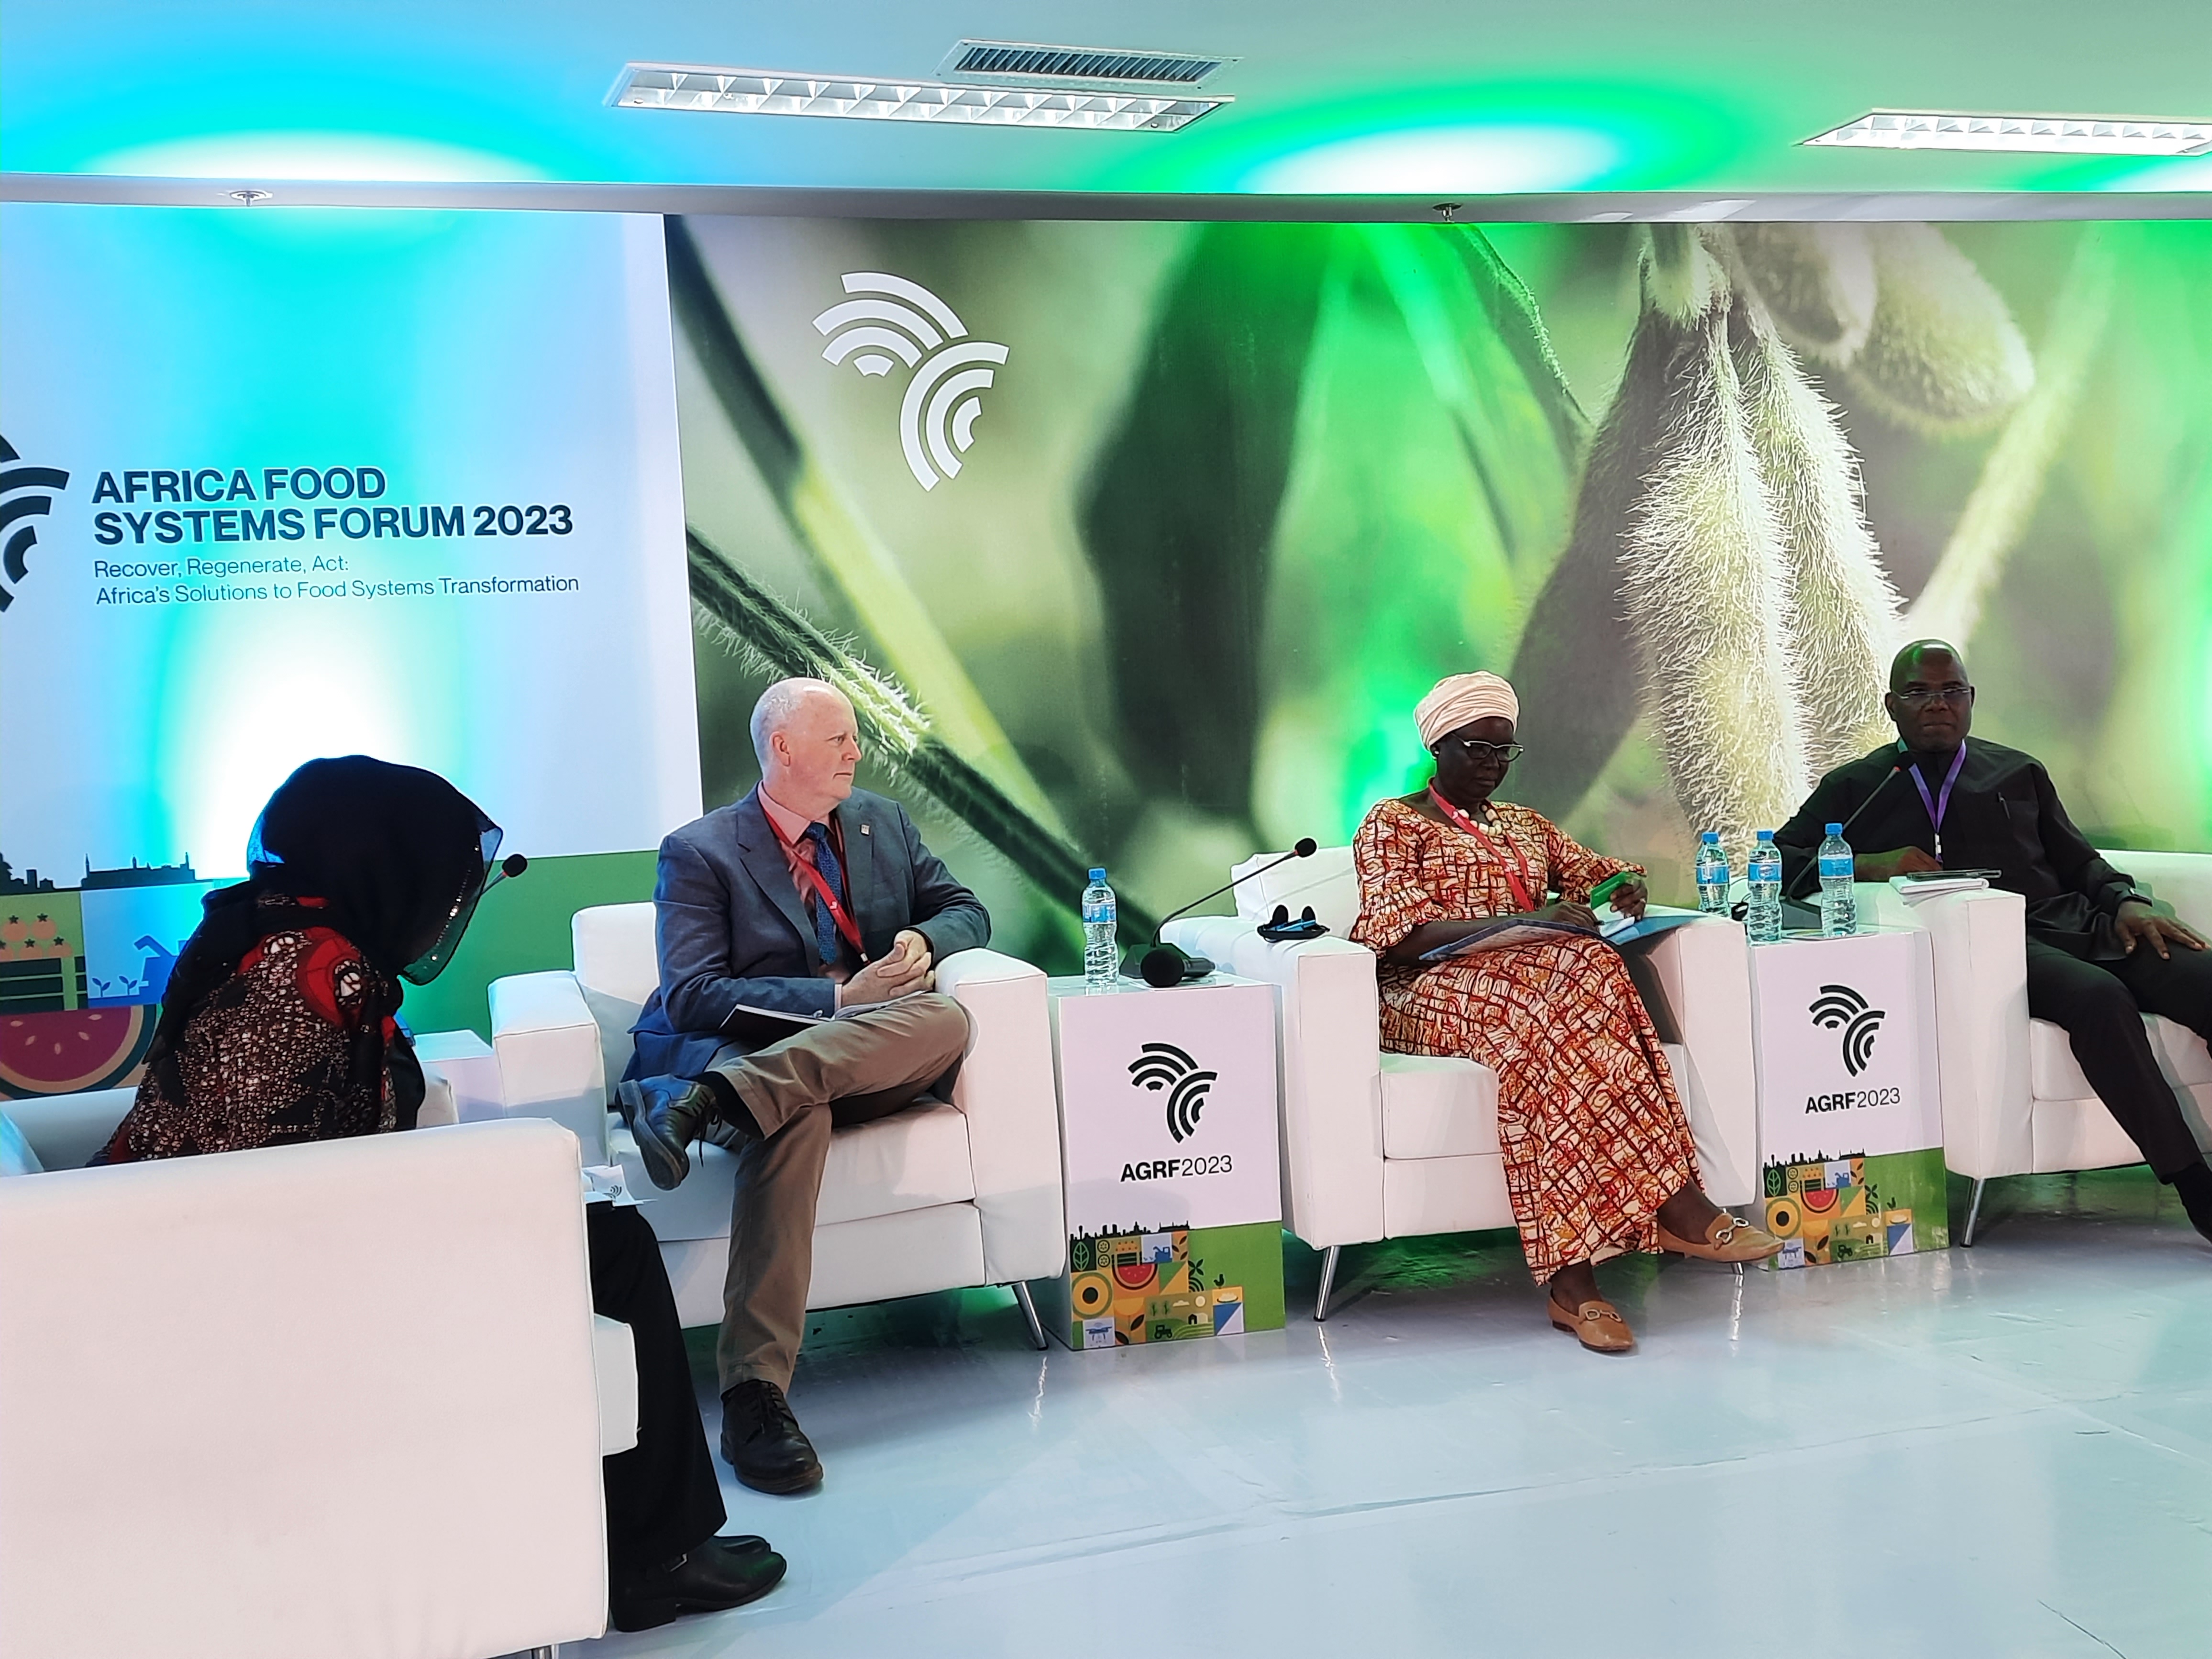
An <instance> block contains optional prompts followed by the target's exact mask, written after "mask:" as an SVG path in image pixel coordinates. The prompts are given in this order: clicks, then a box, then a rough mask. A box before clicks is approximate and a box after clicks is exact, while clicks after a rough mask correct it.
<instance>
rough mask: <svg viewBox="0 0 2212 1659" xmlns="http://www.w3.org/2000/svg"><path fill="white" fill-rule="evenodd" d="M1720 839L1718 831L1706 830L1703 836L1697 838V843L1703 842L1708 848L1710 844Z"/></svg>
mask: <svg viewBox="0 0 2212 1659" xmlns="http://www.w3.org/2000/svg"><path fill="white" fill-rule="evenodd" d="M1720 838H1721V832H1720V831H1719V830H1717V829H1708V830H1706V831H1705V834H1703V835H1702V836H1699V837H1698V839H1699V841H1701V842H1705V843H1706V844H1707V845H1709V846H1710V845H1711V843H1713V842H1717V841H1718V840H1719V839H1720Z"/></svg>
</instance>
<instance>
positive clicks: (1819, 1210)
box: [1798, 1187, 1842, 1215]
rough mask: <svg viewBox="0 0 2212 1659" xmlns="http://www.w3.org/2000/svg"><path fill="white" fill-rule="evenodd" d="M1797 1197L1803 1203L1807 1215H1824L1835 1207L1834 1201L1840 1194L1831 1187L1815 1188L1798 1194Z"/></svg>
mask: <svg viewBox="0 0 2212 1659" xmlns="http://www.w3.org/2000/svg"><path fill="white" fill-rule="evenodd" d="M1798 1196H1799V1197H1800V1198H1802V1199H1803V1200H1804V1201H1805V1213H1806V1214H1807V1215H1826V1214H1827V1213H1828V1212H1829V1211H1831V1210H1832V1209H1834V1208H1835V1207H1836V1200H1838V1198H1839V1197H1841V1196H1842V1194H1840V1193H1838V1192H1837V1191H1836V1189H1835V1188H1832V1187H1816V1188H1808V1190H1806V1191H1805V1192H1802V1193H1800V1194H1798Z"/></svg>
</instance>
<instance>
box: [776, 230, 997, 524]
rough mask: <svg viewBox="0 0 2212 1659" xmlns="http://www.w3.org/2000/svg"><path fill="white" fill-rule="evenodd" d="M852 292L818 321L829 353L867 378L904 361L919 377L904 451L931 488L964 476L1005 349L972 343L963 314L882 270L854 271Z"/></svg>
mask: <svg viewBox="0 0 2212 1659" xmlns="http://www.w3.org/2000/svg"><path fill="white" fill-rule="evenodd" d="M843 281H844V283H845V292H846V293H848V294H850V295H854V296H856V297H854V298H853V299H850V300H848V301H845V302H844V303H843V304H842V305H835V306H831V307H829V310H827V311H825V312H823V313H822V314H821V315H820V316H819V317H817V318H816V319H814V329H815V331H816V332H817V333H818V334H823V335H826V336H827V337H829V344H827V345H825V346H823V348H822V355H823V357H824V358H826V359H828V360H829V362H833V363H842V362H845V361H846V360H847V359H848V358H850V359H851V360H852V364H853V367H854V368H857V369H859V370H860V373H861V374H866V375H871V376H880V375H884V374H890V372H891V370H892V368H895V367H896V365H897V364H898V363H904V364H905V365H906V366H907V367H908V368H910V369H912V370H913V371H914V378H913V379H912V380H908V382H907V386H906V395H905V397H903V398H901V399H900V400H899V416H898V422H899V447H900V448H901V449H902V451H904V452H905V454H906V464H907V469H908V471H911V472H912V473H913V474H914V480H915V483H918V484H920V485H921V487H922V488H923V489H936V488H937V486H938V484H939V482H940V481H941V480H943V479H945V478H951V477H955V476H957V474H958V472H959V471H960V458H961V456H963V455H964V454H966V453H968V451H969V449H970V448H972V447H974V445H975V417H976V416H979V415H981V413H982V412H983V397H982V394H983V393H984V392H985V391H987V389H988V388H989V387H990V386H991V385H992V383H993V382H994V380H996V379H997V377H998V369H997V367H996V365H998V364H1000V363H1003V362H1006V347H1004V346H1002V345H995V344H994V343H992V342H990V341H988V340H971V339H969V337H968V325H966V324H965V323H963V322H962V321H961V320H960V316H959V313H957V312H956V311H954V310H953V309H952V307H951V306H949V305H947V304H945V301H942V300H940V299H939V298H938V297H937V296H936V295H934V294H932V293H931V292H930V291H929V290H928V289H926V288H924V287H923V286H922V285H921V283H910V282H908V281H907V279H906V278H905V277H903V276H891V275H890V274H889V273H888V272H886V271H881V270H848V271H847V272H846V273H845V276H844V278H843Z"/></svg>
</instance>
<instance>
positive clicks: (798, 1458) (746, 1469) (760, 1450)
mask: <svg viewBox="0 0 2212 1659" xmlns="http://www.w3.org/2000/svg"><path fill="white" fill-rule="evenodd" d="M722 1460H723V1462H726V1463H727V1464H728V1465H729V1466H730V1467H731V1468H733V1469H735V1470H736V1471H737V1472H738V1480H742V1481H744V1484H745V1485H747V1486H750V1487H751V1488H752V1489H753V1490H754V1491H755V1492H805V1490H806V1489H807V1488H808V1487H810V1486H820V1485H821V1484H822V1460H821V1459H820V1458H818V1457H817V1456H816V1455H814V1447H813V1444H812V1443H811V1442H810V1441H809V1440H808V1439H807V1437H806V1436H805V1431H802V1430H801V1429H800V1428H799V1419H797V1418H795V1417H793V1415H792V1414H791V1404H790V1402H789V1401H787V1400H786V1399H785V1398H784V1397H783V1390H782V1389H779V1388H778V1387H776V1386H775V1383H769V1382H763V1381H762V1380H761V1379H759V1378H757V1377H756V1378H755V1379H753V1380H752V1381H750V1382H748V1383H738V1385H737V1386H736V1387H735V1388H733V1389H731V1390H730V1391H729V1392H728V1393H727V1394H726V1395H723V1396H722Z"/></svg>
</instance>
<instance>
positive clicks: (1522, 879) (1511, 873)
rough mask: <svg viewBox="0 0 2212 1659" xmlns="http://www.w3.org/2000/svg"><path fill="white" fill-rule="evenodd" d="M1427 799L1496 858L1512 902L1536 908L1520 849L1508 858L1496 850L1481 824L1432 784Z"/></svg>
mask: <svg viewBox="0 0 2212 1659" xmlns="http://www.w3.org/2000/svg"><path fill="white" fill-rule="evenodd" d="M1429 799H1431V800H1432V801H1434V802H1436V804H1437V811H1440V812H1442V813H1443V815H1444V816H1445V817H1447V818H1449V819H1450V820H1451V821H1452V822H1453V823H1455V824H1457V825H1458V826H1459V827H1460V828H1461V829H1464V830H1466V831H1467V833H1468V835H1470V836H1474V838H1475V839H1476V840H1477V841H1479V842H1481V843H1482V845H1483V847H1484V848H1485V849H1486V851H1487V852H1488V853H1489V854H1490V856H1491V857H1492V858H1494V859H1496V860H1498V866H1499V867H1500V868H1502V869H1503V870H1504V872H1505V884H1506V885H1507V886H1508V887H1510V888H1511V889H1512V890H1513V902H1515V903H1516V904H1517V905H1519V906H1520V907H1521V908H1522V909H1523V910H1534V909H1535V908H1538V907H1537V904H1536V901H1535V900H1534V898H1533V897H1531V896H1529V892H1528V879H1527V878H1528V860H1525V859H1523V858H1522V856H1521V849H1520V848H1517V847H1516V848H1514V849H1513V857H1512V858H1511V859H1510V860H1508V859H1507V858H1506V856H1505V854H1504V853H1503V852H1501V851H1499V850H1498V843H1497V842H1494V841H1492V840H1491V838H1490V837H1489V836H1486V835H1485V834H1483V833H1482V826H1481V825H1480V824H1479V823H1476V822H1475V821H1474V819H1473V818H1471V817H1468V815H1467V814H1466V813H1465V812H1462V811H1460V809H1459V808H1458V807H1456V806H1455V805H1452V804H1451V802H1449V801H1448V800H1446V799H1444V798H1443V796H1442V795H1439V794H1438V793H1437V787H1436V785H1434V784H1431V785H1430V786H1429Z"/></svg>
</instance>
